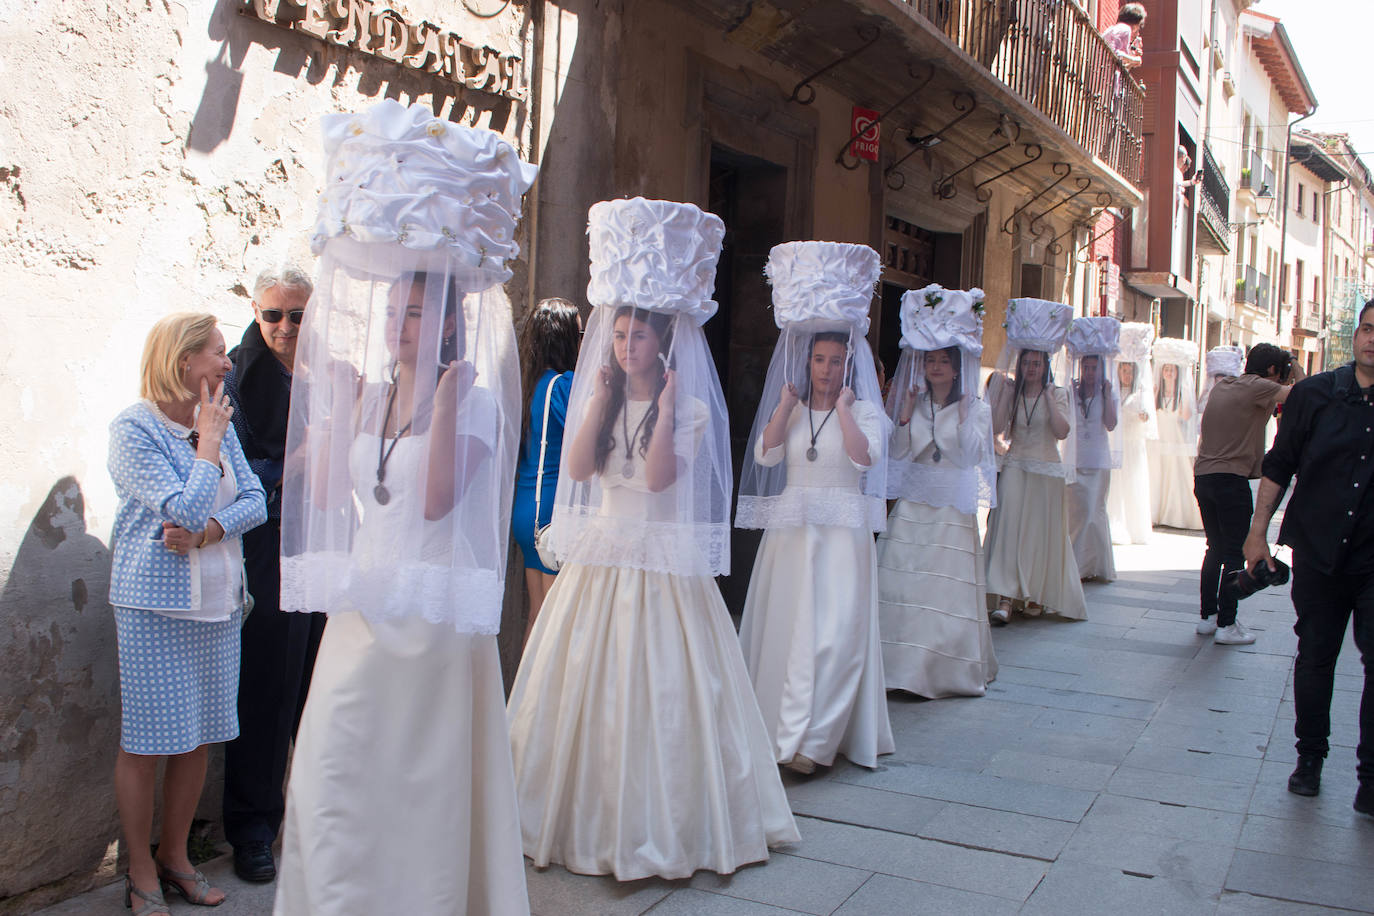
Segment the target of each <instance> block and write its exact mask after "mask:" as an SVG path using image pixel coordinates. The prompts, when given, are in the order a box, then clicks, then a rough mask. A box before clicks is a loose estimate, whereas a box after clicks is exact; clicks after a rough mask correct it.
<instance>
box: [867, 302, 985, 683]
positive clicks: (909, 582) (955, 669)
mask: <svg viewBox="0 0 1374 916" xmlns="http://www.w3.org/2000/svg"><path fill="white" fill-rule="evenodd" d="M982 300H983V292H982V290H977V289H974V290H969V291H968V292H964V291H961V290H945V289H942V288H941V287H939V286H929V287H926V288H925V289H921V290H915V291H911V292H907V293H906V294H904V295H903V296H902V306H901V309H902V311H901V320H902V355H901V359H900V360H899V361H898V363H897V370H896V373H895V375H894V376H893V383H892V390H891V392H890V393H889V394H888V401H887V403H888V416H889V417H890V418H891V419H892V420H893V421H894V428H893V431H892V442H891V451H890V454H889V457H888V474H887V495H888V497H889V498H892V499H895V500H896V502H895V503H894V504H893V506H892V511H891V512H890V513H888V517H887V531H885V532H884V533H883V534H880V535H879V536H878V617H879V628H880V630H881V633H882V646H883V675H884V678H885V681H886V684H887V689H888V690H906V691H909V692H910V693H914V694H916V695H917V696H922V697H930V698H934V697H949V696H982V695H983V694H984V692H985V690H986V689H987V685H988V684H989V683H990V682H991V681H992V680H993V679H994V678H995V677H996V676H997V657H996V655H995V654H994V652H993V648H992V632H991V630H990V629H989V626H988V609H987V584H986V579H985V575H986V571H985V570H986V561H985V559H984V556H983V543H982V539H981V538H980V537H979V535H978V519H977V515H976V513H977V510H978V507H979V505H984V506H986V505H989V504H990V503H992V502H993V501H994V500H993V495H994V487H995V486H996V481H997V465H996V459H995V457H994V455H993V449H992V414H991V412H990V411H989V410H988V406H987V404H985V403H984V402H983V400H982V399H981V398H979V397H978V395H977V384H978V382H977V379H978V359H979V356H981V355H982V351H983V342H982V333H983V326H982Z"/></svg>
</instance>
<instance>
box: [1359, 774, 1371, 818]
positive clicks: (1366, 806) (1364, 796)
mask: <svg viewBox="0 0 1374 916" xmlns="http://www.w3.org/2000/svg"><path fill="white" fill-rule="evenodd" d="M1355 810H1356V811H1358V812H1360V813H1361V814H1369V815H1374V782H1362V783H1360V787H1359V788H1358V789H1356V790H1355Z"/></svg>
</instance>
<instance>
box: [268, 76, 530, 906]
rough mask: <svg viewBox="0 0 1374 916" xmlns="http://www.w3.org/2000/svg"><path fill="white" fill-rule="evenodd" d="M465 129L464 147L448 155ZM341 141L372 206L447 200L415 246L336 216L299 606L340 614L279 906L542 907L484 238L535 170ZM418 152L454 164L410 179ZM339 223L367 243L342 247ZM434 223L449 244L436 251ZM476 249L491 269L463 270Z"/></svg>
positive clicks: (409, 121)
mask: <svg viewBox="0 0 1374 916" xmlns="http://www.w3.org/2000/svg"><path fill="white" fill-rule="evenodd" d="M449 131H459V132H461V133H462V137H461V138H460V142H458V143H452V144H447V145H446V144H443V143H442V142H441V137H442V135H443V134H444V133H446V132H449ZM325 135H326V143H327V150H328V152H329V153H330V154H331V162H330V182H329V184H330V186H331V187H333V186H335V183H336V179H337V176H338V175H339V173H340V172H341V171H343V170H346V169H349V168H350V167H354V166H356V167H358V168H360V169H362V170H363V171H364V172H366V173H367V174H368V175H369V176H370V180H368V181H367V182H365V186H366V189H367V191H368V192H369V193H370V194H372V193H375V194H381V195H384V196H387V195H397V196H398V197H403V196H405V195H406V194H407V192H406V190H405V189H406V188H407V187H408V186H409V183H410V182H411V181H412V180H416V179H420V181H419V183H420V184H421V185H423V186H426V187H427V189H428V190H431V191H432V192H433V193H431V194H429V195H427V196H425V197H422V198H420V199H419V200H416V199H415V198H414V196H413V195H412V196H410V197H406V198H405V199H407V200H410V201H411V203H412V204H413V206H410V207H407V208H404V209H403V213H404V218H405V220H406V225H407V226H408V227H410V231H411V232H412V240H413V241H414V242H415V243H416V248H409V247H407V246H404V245H399V244H395V243H386V242H373V243H361V242H358V241H357V240H356V239H357V238H358V237H362V236H364V235H367V234H373V235H374V237H376V236H382V235H383V233H385V232H386V231H387V226H386V222H385V220H386V218H387V217H386V214H385V212H384V211H379V210H378V209H377V208H375V207H373V206H372V200H371V198H370V197H367V196H365V197H364V198H363V199H358V198H350V197H349V196H348V194H347V192H344V193H341V194H340V195H338V196H337V197H334V198H333V199H332V200H328V199H326V200H322V204H321V211H322V212H321V216H320V223H319V233H318V234H317V241H318V242H321V243H322V244H321V247H322V248H323V256H322V258H321V277H320V283H319V284H318V285H317V287H316V289H317V292H316V299H315V300H312V305H311V308H310V310H309V311H308V312H307V318H306V322H305V324H304V325H303V326H302V329H301V335H300V343H299V345H298V352H297V362H296V372H295V374H294V377H293V380H292V381H293V390H292V397H291V408H290V418H289V423H288V433H287V455H288V464H287V469H286V475H285V479H284V487H283V509H282V553H283V557H282V608H283V610H293V611H324V612H326V613H328V614H329V615H330V616H329V621H328V624H327V626H326V628H325V633H324V637H323V639H322V641H321V644H320V650H319V656H318V660H317V661H316V664H315V672H314V676H313V679H312V681H311V686H310V694H309V698H308V700H307V701H306V706H305V711H304V713H303V715H302V719H301V723H300V729H299V733H298V736H297V740H296V749H295V755H294V758H293V760H292V765H291V780H290V785H289V787H288V790H287V802H286V826H285V831H284V835H283V843H282V861H281V869H280V876H279V878H278V883H277V896H276V908H275V912H276V914H277V916H300V914H307V913H308V914H311V916H329V914H338V916H352V914H357V913H426V914H430V913H432V914H454V916H457V914H465V913H500V914H526V913H528V912H529V903H528V898H527V896H526V893H525V876H524V863H523V861H522V859H521V856H520V842H519V834H518V815H517V813H516V806H515V786H514V774H513V772H512V768H511V761H510V745H509V742H508V740H507V737H506V729H505V714H504V712H505V710H504V703H503V700H504V697H503V690H502V680H501V667H500V661H499V658H498V655H497V647H496V631H497V628H498V626H499V622H500V611H501V597H502V593H503V591H504V588H503V583H502V576H503V574H504V572H505V568H506V558H505V545H506V542H507V536H506V532H507V530H508V527H509V524H510V502H509V499H508V498H502V497H500V496H498V495H497V494H501V493H508V491H509V489H510V487H509V483H510V479H511V476H512V473H513V469H514V462H515V451H516V443H517V438H518V433H519V428H520V419H519V383H518V376H517V374H516V366H515V361H514V358H513V354H514V352H515V351H514V343H515V341H514V331H513V329H512V327H511V323H510V311H509V303H508V302H507V301H506V299H505V296H504V293H503V292H502V291H501V287H500V283H501V282H502V281H504V280H505V279H507V278H509V276H510V273H509V271H508V270H506V269H505V267H504V263H503V261H504V258H505V257H508V256H510V255H511V254H513V251H511V250H509V249H506V248H497V249H495V250H493V249H492V248H491V247H490V239H491V238H492V237H494V236H496V237H499V236H500V235H501V234H504V235H505V237H506V238H509V236H510V233H511V230H512V229H513V228H514V217H513V216H512V215H511V214H512V213H514V212H518V211H519V207H520V195H521V194H522V193H523V191H524V190H525V189H526V188H528V187H529V185H530V183H531V181H532V179H533V171H532V169H531V168H530V167H529V166H526V165H524V164H523V163H521V162H520V161H519V159H518V158H517V157H516V156H515V154H514V151H513V150H512V149H511V148H510V147H509V146H508V145H507V144H505V142H504V141H502V140H500V139H499V138H498V137H496V136H495V135H494V134H490V133H489V132H486V131H478V130H469V129H467V128H460V127H458V126H457V125H453V124H449V123H447V122H442V121H438V120H436V119H435V118H434V117H433V116H432V114H431V113H430V112H429V110H428V109H427V108H424V107H422V106H415V107H414V108H411V109H406V108H404V107H403V106H401V105H399V104H398V103H396V102H390V101H389V102H384V103H382V104H381V105H378V106H376V107H374V108H373V109H371V110H370V111H368V112H367V113H365V114H363V115H361V116H352V115H347V116H331V117H329V118H326V124H325ZM403 160H413V161H415V162H417V163H434V164H435V165H436V166H437V167H436V168H435V171H434V174H432V175H430V176H425V175H418V176H417V175H410V174H398V173H397V170H396V165H397V163H398V161H403ZM344 162H347V163H348V165H343V164H342V163H344ZM493 171H494V172H496V173H497V174H499V176H500V178H501V179H502V182H501V188H502V190H501V192H500V193H501V195H502V202H501V206H500V207H496V208H493V211H494V213H493V214H492V215H489V216H488V217H486V219H487V220H488V221H489V222H490V225H487V226H485V228H486V229H487V230H488V231H487V232H485V233H483V234H482V235H481V236H480V238H476V239H472V240H464V239H458V240H449V239H447V237H446V236H444V235H442V234H441V233H440V232H438V231H437V229H438V227H439V225H441V223H440V222H439V221H441V220H444V219H446V216H445V206H444V205H443V204H444V202H447V201H451V200H458V199H461V197H462V196H463V195H464V194H466V193H468V190H469V189H468V187H467V186H468V185H469V184H470V183H471V182H472V180H473V178H474V177H475V176H480V177H482V178H483V179H488V178H490V177H492V176H491V173H492V172H493ZM425 178H429V179H430V180H429V181H425V180H423V179H425ZM348 184H349V183H348V182H338V185H339V186H347V185H348ZM353 186H354V187H357V186H358V185H357V184H356V183H354V184H353ZM483 186H484V187H491V186H492V185H491V184H490V183H486V184H484V185H483ZM369 219H371V220H374V222H371V223H369V222H368V220H369ZM344 225H347V226H348V227H349V228H350V229H351V232H352V235H343V234H339V235H336V234H334V233H336V232H340V227H341V226H344ZM429 226H433V228H434V229H435V230H436V231H435V232H434V233H433V237H435V238H438V239H444V240H445V241H442V242H439V243H438V244H437V245H436V246H434V247H430V248H424V247H422V245H421V243H420V241H419V239H418V238H417V236H418V233H419V231H420V229H421V228H422V227H429ZM391 231H392V236H391V237H392V238H394V237H395V232H396V229H395V228H394V227H393V228H392V230H391ZM479 246H487V247H486V251H485V253H484V256H483V260H489V261H490V262H491V263H490V265H489V266H487V267H485V268H473V267H472V266H470V265H471V264H474V263H477V248H478V247H479ZM469 252H471V254H472V256H473V257H472V259H471V260H469V259H467V258H466V255H467V254H468V253H469ZM459 595H461V596H462V600H461V601H459V600H457V599H456V598H455V596H459Z"/></svg>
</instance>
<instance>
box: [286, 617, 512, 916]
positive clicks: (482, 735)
mask: <svg viewBox="0 0 1374 916" xmlns="http://www.w3.org/2000/svg"><path fill="white" fill-rule="evenodd" d="M503 700H504V691H503V689H502V681H501V664H500V660H499V658H498V656H497V649H496V637H494V636H466V635H461V634H459V633H456V632H454V630H453V628H452V627H451V626H447V625H441V624H431V623H427V622H425V621H424V620H421V619H418V618H412V619H406V620H400V621H390V622H386V623H372V622H369V621H368V620H366V619H365V618H363V617H362V616H361V615H359V614H356V613H348V614H335V615H332V616H331V617H330V618H329V624H328V625H327V626H326V627H325V631H324V638H323V639H322V640H321V642H320V652H319V657H318V659H317V660H316V662H315V671H314V675H313V677H312V679H311V683H310V697H309V699H308V700H307V701H306V705H305V712H304V714H303V715H302V717H301V724H300V730H299V733H298V735H297V738H296V752H295V756H294V758H293V760H292V764H291V782H290V786H289V788H288V791H287V797H286V826H285V832H284V835H283V839H282V858H281V869H280V874H279V876H278V878H277V899H276V909H275V913H276V916H357V914H359V913H425V914H436V916H443V914H452V916H461V914H472V913H492V914H503V916H504V914H513V916H524V914H528V913H529V898H528V896H527V894H526V892H525V863H524V860H523V859H522V858H521V855H520V835H519V832H518V830H519V820H518V816H517V814H516V808H515V783H514V776H513V773H512V770H511V758H510V743H509V741H508V739H507V737H506V717H505V708H504V704H503Z"/></svg>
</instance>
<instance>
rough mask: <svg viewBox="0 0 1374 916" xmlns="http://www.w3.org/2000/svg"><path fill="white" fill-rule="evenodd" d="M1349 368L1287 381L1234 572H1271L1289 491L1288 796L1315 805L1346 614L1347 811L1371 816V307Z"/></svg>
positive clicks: (1285, 540) (1283, 540)
mask: <svg viewBox="0 0 1374 916" xmlns="http://www.w3.org/2000/svg"><path fill="white" fill-rule="evenodd" d="M1354 344H1355V347H1354V349H1355V362H1354V364H1353V365H1349V366H1341V367H1340V368H1339V369H1336V370H1334V371H1331V372H1323V373H1321V374H1319V375H1314V376H1312V377H1311V378H1309V379H1307V380H1305V381H1302V382H1299V383H1298V384H1297V385H1295V386H1294V387H1293V391H1292V393H1291V394H1290V395H1289V397H1288V401H1287V403H1286V404H1285V406H1284V411H1283V419H1282V420H1281V421H1280V422H1279V432H1278V436H1277V437H1276V438H1275V440H1274V447H1273V448H1272V449H1270V450H1269V454H1267V455H1265V457H1264V477H1263V479H1261V481H1260V488H1259V497H1258V499H1257V505H1256V507H1255V514H1254V517H1253V518H1252V519H1251V522H1250V533H1249V535H1248V536H1247V537H1246V539H1245V548H1244V550H1245V562H1246V566H1247V568H1248V569H1249V570H1251V571H1252V572H1253V571H1254V570H1255V569H1256V568H1257V567H1258V566H1259V564H1260V563H1268V564H1269V566H1270V568H1271V569H1272V568H1273V561H1272V558H1271V557H1270V555H1269V545H1268V543H1267V542H1266V540H1265V535H1266V532H1267V531H1268V530H1269V521H1270V519H1272V518H1273V516H1274V510H1275V509H1276V508H1277V507H1278V502H1279V499H1280V498H1282V495H1283V491H1284V489H1285V488H1287V486H1288V483H1289V481H1290V480H1292V478H1293V475H1294V474H1296V475H1297V478H1298V482H1297V486H1296V487H1295V488H1294V490H1293V496H1292V498H1291V499H1290V500H1289V501H1288V508H1287V510H1286V511H1285V512H1284V517H1283V525H1282V527H1281V528H1280V529H1279V543H1280V544H1287V545H1289V546H1291V547H1292V548H1293V588H1292V595H1293V607H1294V609H1295V610H1296V611H1297V614H1298V621H1297V623H1295V624H1294V625H1293V630H1294V632H1296V633H1297V634H1298V657H1297V660H1296V661H1295V663H1294V666H1293V696H1294V706H1295V707H1296V712H1297V721H1296V723H1295V724H1294V729H1293V730H1294V732H1295V733H1296V735H1297V739H1298V740H1297V749H1298V766H1297V769H1295V770H1294V771H1293V775H1292V776H1290V777H1289V778H1288V791H1290V792H1293V793H1295V794H1297V795H1316V794H1317V793H1318V792H1319V791H1320V789H1321V771H1322V762H1323V761H1324V760H1325V759H1326V753H1327V749H1328V744H1327V738H1328V737H1329V736H1330V734H1331V691H1332V687H1333V684H1334V680H1335V670H1336V659H1337V657H1338V656H1339V655H1340V651H1341V643H1342V642H1343V641H1344V639H1345V629H1346V621H1347V620H1349V619H1350V618H1351V615H1352V614H1353V615H1354V621H1355V625H1354V632H1355V646H1356V647H1357V648H1358V649H1359V651H1360V655H1361V658H1362V660H1363V663H1364V669H1365V677H1364V694H1363V697H1362V699H1361V701H1360V743H1359V747H1358V748H1356V757H1357V759H1358V766H1357V767H1356V773H1357V775H1358V776H1359V780H1360V787H1359V790H1358V791H1357V792H1356V794H1355V810H1356V811H1359V812H1360V813H1362V814H1369V815H1374V682H1371V681H1370V678H1369V669H1370V666H1371V664H1374V497H1371V496H1370V494H1369V491H1370V489H1371V488H1374V299H1371V300H1370V301H1369V302H1366V303H1365V305H1364V308H1363V309H1361V310H1360V320H1359V324H1358V325H1357V327H1356V329H1355V340H1354Z"/></svg>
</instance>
